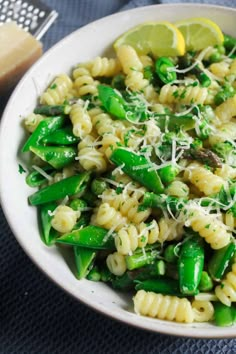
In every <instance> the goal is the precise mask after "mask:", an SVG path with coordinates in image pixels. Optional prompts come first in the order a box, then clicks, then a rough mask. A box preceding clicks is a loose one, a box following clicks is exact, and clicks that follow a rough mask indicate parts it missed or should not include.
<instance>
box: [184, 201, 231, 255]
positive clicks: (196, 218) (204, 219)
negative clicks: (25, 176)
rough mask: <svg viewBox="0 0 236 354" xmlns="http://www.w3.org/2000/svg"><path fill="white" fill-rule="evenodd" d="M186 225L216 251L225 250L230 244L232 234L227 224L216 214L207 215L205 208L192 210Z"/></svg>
mask: <svg viewBox="0 0 236 354" xmlns="http://www.w3.org/2000/svg"><path fill="white" fill-rule="evenodd" d="M190 210H191V209H190ZM186 225H187V226H191V227H192V229H193V230H194V231H196V232H198V233H199V235H200V236H202V237H203V238H204V239H205V241H206V242H207V243H209V244H210V246H211V247H212V248H213V249H215V250H217V249H220V248H223V247H224V246H226V245H228V244H229V242H230V237H231V234H230V233H229V232H228V230H227V228H226V226H225V224H224V223H223V222H222V221H221V220H219V219H218V218H217V217H216V216H215V215H214V214H206V213H205V211H204V209H203V208H199V209H195V210H194V209H193V210H191V211H190V212H189V214H188V222H187V223H186Z"/></svg>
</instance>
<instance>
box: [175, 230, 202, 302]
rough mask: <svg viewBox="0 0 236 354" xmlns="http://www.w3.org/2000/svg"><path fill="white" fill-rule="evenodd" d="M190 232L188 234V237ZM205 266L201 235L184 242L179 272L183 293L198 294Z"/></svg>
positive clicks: (179, 260) (179, 261)
mask: <svg viewBox="0 0 236 354" xmlns="http://www.w3.org/2000/svg"><path fill="white" fill-rule="evenodd" d="M187 236H188V234H186V237H187ZM203 266H204V245H203V242H202V239H201V238H200V237H199V236H197V235H196V236H195V235H194V236H193V237H190V238H189V239H187V240H186V241H185V242H183V244H182V246H181V248H180V254H179V259H178V274H179V284H180V291H181V293H182V294H186V295H193V294H196V292H197V288H198V285H199V283H200V280H201V275H202V271H203Z"/></svg>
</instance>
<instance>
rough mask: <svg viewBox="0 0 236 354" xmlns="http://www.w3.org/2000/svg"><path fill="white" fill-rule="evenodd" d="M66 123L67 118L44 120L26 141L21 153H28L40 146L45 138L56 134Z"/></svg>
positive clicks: (59, 117)
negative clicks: (32, 148)
mask: <svg viewBox="0 0 236 354" xmlns="http://www.w3.org/2000/svg"><path fill="white" fill-rule="evenodd" d="M64 122H65V118H64V117H63V116H58V117H52V118H46V119H44V120H42V121H41V122H40V123H39V124H38V126H37V128H36V129H35V130H34V132H33V133H32V134H31V135H30V136H29V138H28V139H27V140H26V142H25V144H24V145H23V147H22V149H21V151H22V152H26V151H29V150H30V147H32V146H37V145H39V143H40V142H41V140H42V139H43V138H44V137H45V136H47V135H48V134H50V133H52V132H54V131H55V130H56V129H59V128H61V127H62V126H63V124H64Z"/></svg>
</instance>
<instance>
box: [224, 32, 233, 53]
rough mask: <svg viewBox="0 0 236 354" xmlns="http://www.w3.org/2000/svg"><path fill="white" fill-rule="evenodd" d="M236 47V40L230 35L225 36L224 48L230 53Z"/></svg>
mask: <svg viewBox="0 0 236 354" xmlns="http://www.w3.org/2000/svg"><path fill="white" fill-rule="evenodd" d="M235 46H236V38H235V37H232V36H230V35H228V34H224V47H225V48H226V49H227V50H228V51H231V50H233V49H234V48H235Z"/></svg>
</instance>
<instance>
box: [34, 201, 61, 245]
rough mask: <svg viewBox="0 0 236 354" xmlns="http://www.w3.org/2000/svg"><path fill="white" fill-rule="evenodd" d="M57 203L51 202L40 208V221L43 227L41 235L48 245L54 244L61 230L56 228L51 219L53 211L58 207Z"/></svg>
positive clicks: (41, 227)
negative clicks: (53, 226) (58, 230)
mask: <svg viewBox="0 0 236 354" xmlns="http://www.w3.org/2000/svg"><path fill="white" fill-rule="evenodd" d="M56 207H57V203H55V202H50V203H47V204H44V205H41V206H40V208H39V223H40V229H41V235H42V239H43V241H44V243H45V244H46V245H47V246H50V245H52V244H53V243H54V242H55V240H56V238H57V237H58V236H59V232H57V231H56V230H54V229H53V228H52V226H51V220H52V218H53V215H52V213H53V211H54V210H55V209H56Z"/></svg>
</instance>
